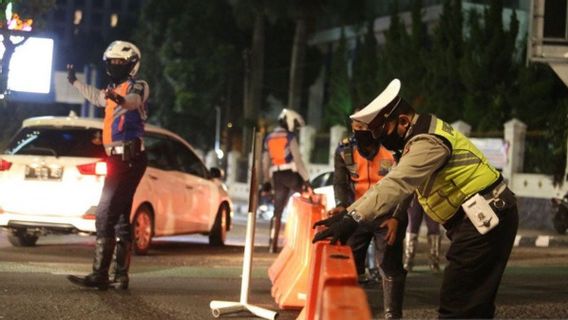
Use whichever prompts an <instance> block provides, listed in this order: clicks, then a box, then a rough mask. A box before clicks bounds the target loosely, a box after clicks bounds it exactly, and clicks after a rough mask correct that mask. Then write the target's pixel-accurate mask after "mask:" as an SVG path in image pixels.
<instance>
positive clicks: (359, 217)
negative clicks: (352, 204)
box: [347, 210, 363, 223]
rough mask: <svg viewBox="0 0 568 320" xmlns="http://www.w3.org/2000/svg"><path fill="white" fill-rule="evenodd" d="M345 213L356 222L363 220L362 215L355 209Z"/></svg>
mask: <svg viewBox="0 0 568 320" xmlns="http://www.w3.org/2000/svg"><path fill="white" fill-rule="evenodd" d="M347 214H348V215H349V216H351V218H353V220H355V222H357V223H359V222H361V221H363V216H362V215H360V214H359V213H357V211H355V210H351V211H349V212H348V213H347Z"/></svg>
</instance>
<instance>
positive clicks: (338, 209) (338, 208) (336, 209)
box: [327, 206, 345, 217]
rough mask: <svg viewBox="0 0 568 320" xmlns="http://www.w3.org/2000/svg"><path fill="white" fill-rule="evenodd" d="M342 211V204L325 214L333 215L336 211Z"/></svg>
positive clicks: (343, 208) (343, 209)
mask: <svg viewBox="0 0 568 320" xmlns="http://www.w3.org/2000/svg"><path fill="white" fill-rule="evenodd" d="M343 211H345V207H342V206H339V207H335V208H333V209H331V210H329V211H328V212H327V216H328V217H331V216H335V215H337V214H338V213H342V212H343Z"/></svg>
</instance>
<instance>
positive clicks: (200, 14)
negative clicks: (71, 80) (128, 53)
mask: <svg viewBox="0 0 568 320" xmlns="http://www.w3.org/2000/svg"><path fill="white" fill-rule="evenodd" d="M179 12H183V13H184V14H182V15H181V14H178V13H179ZM171 17H176V18H175V19H172V18H171ZM141 21H146V23H142V24H141V25H140V26H139V31H138V34H137V38H138V39H139V41H138V43H140V46H141V50H142V66H141V77H142V78H145V79H147V81H149V83H150V89H151V92H152V94H151V112H150V114H151V119H152V121H154V122H157V123H158V124H160V125H162V126H164V127H167V128H170V129H172V130H174V131H175V132H177V133H179V134H180V135H182V136H184V137H185V138H187V139H188V140H190V141H191V142H192V143H194V144H196V145H197V146H201V147H202V146H205V145H211V144H212V142H213V140H212V139H211V137H212V136H213V133H214V128H215V111H214V110H215V109H214V108H215V107H216V106H219V105H221V104H222V103H235V102H236V98H235V97H233V96H229V95H228V92H229V91H230V88H233V86H236V84H237V83H238V82H240V79H238V78H236V75H237V74H238V72H239V71H240V67H241V61H242V60H241V48H242V44H241V42H242V41H243V40H242V39H243V38H242V37H243V35H242V34H241V33H240V32H239V31H238V28H237V27H236V24H235V22H234V18H233V14H232V9H231V7H230V6H229V5H228V4H227V3H226V2H224V1H214V2H206V1H182V0H172V1H166V2H164V1H158V0H154V1H152V0H149V1H146V3H145V6H144V8H143V10H142V14H141ZM229 99H230V100H231V101H230V102H228V101H227V100H229Z"/></svg>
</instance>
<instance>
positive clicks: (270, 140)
mask: <svg viewBox="0 0 568 320" xmlns="http://www.w3.org/2000/svg"><path fill="white" fill-rule="evenodd" d="M304 125H305V122H304V119H303V118H302V116H300V115H299V114H298V113H297V112H295V111H293V110H289V109H286V108H285V109H282V112H281V113H280V115H279V116H278V126H277V127H276V128H274V130H273V131H272V132H271V133H269V134H268V136H266V138H265V140H264V153H263V161H262V163H263V173H264V174H263V176H264V177H265V178H264V179H265V180H268V178H272V184H273V189H274V214H273V216H272V219H271V221H270V238H269V243H268V252H270V253H276V252H277V249H278V234H279V233H280V224H281V220H282V212H283V211H284V207H286V203H287V202H288V199H289V198H290V196H291V195H292V194H293V193H294V192H301V191H304V190H306V189H308V190H310V192H311V187H310V186H309V182H308V179H309V176H308V171H307V170H306V167H305V165H304V161H303V160H302V155H301V154H300V148H299V145H298V139H297V138H296V129H298V128H300V127H302V126H304ZM266 182H268V181H265V183H266Z"/></svg>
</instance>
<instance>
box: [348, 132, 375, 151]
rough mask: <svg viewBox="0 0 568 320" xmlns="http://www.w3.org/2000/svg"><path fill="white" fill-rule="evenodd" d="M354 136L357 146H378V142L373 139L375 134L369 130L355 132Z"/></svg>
mask: <svg viewBox="0 0 568 320" xmlns="http://www.w3.org/2000/svg"><path fill="white" fill-rule="evenodd" d="M353 134H354V136H355V140H356V141H357V144H358V145H359V146H361V147H363V148H370V147H375V146H378V144H379V143H378V141H377V140H376V139H375V138H373V134H372V133H371V131H368V130H354V131H353Z"/></svg>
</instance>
